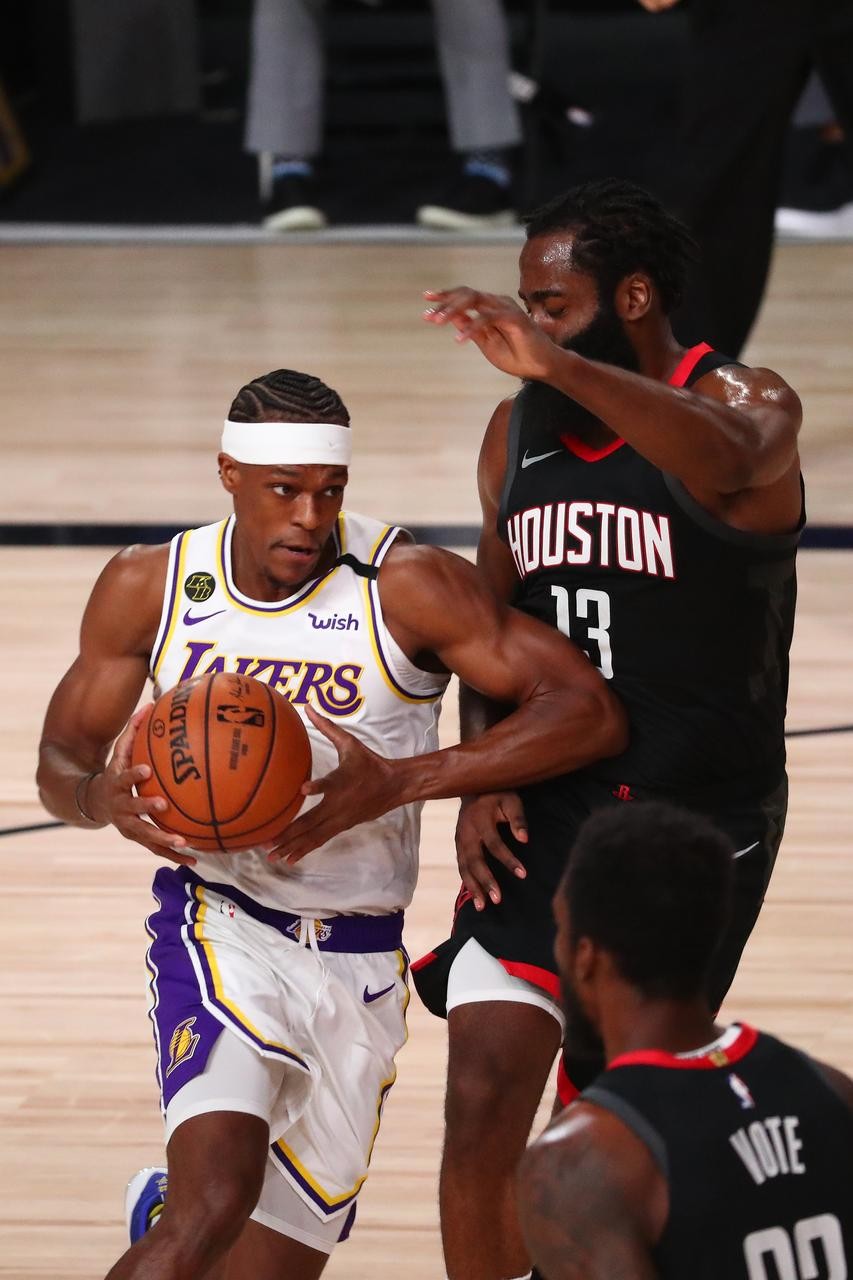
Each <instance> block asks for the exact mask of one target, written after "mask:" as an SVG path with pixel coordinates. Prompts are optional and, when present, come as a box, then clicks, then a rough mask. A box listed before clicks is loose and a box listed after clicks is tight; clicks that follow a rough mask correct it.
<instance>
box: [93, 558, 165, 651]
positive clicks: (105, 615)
mask: <svg viewBox="0 0 853 1280" xmlns="http://www.w3.org/2000/svg"><path fill="white" fill-rule="evenodd" d="M168 563H169V545H168V543H166V544H161V545H158V546H153V547H151V546H143V545H135V546H131V547H125V548H124V550H122V551H119V552H118V553H117V555H114V556H113V558H112V559H111V560H110V561H109V562H108V563H107V564H106V565H105V567H104V569H103V570H102V572H101V575H100V577H99V578H98V580H97V582H96V583H95V586H94V588H93V590H92V594H91V596H90V598H89V603H88V605H87V608H86V613H85V615H84V618H83V632H84V637H88V638H89V639H90V640H92V641H94V642H95V643H96V644H97V643H99V642H103V643H104V644H106V645H108V646H109V647H110V648H111V649H116V647H118V649H119V650H120V651H122V652H132V653H148V652H150V648H151V645H152V644H153V643H154V638H155V636H156V633H157V626H158V624H159V621H160V613H161V610H162V605H163V592H164V590H165V585H166V570H167V567H168Z"/></svg>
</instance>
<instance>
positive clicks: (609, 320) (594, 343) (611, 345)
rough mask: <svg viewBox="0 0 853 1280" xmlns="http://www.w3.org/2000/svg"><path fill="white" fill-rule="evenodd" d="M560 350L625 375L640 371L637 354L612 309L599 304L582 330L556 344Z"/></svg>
mask: <svg viewBox="0 0 853 1280" xmlns="http://www.w3.org/2000/svg"><path fill="white" fill-rule="evenodd" d="M560 346H561V347H562V348H563V350H564V351H574V352H575V353H576V354H577V355H579V356H584V357H585V358H586V359H587V360H600V361H601V363H602V364H613V365H615V366H616V368H617V369H627V370H628V372H629V373H639V372H640V362H639V360H638V359H637V353H636V351H635V350H634V348H633V347H632V346H631V343H630V341H629V339H628V335H627V334H626V332H625V327H624V325H623V324H622V321H621V320H620V319H619V317H618V316H617V314H616V312H615V311H614V309H613V307H611V306H604V305H602V304H601V303H599V307H598V310H597V311H596V313H595V315H594V316H593V318H592V319H591V320H590V322H589V324H588V325H587V326H586V328H585V329H582V330H581V332H580V333H576V334H575V335H574V337H572V338H566V340H565V341H564V342H561V343H560Z"/></svg>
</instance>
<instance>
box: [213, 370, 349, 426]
mask: <svg viewBox="0 0 853 1280" xmlns="http://www.w3.org/2000/svg"><path fill="white" fill-rule="evenodd" d="M228 418H229V421H231V422H329V423H335V424H337V425H338V426H340V427H348V426H349V412H348V410H347V408H346V405H345V404H344V402H343V400H341V397H340V396H339V395H338V393H337V391H333V390H332V388H331V387H328V386H326V384H325V382H321V381H320V379H319V378H314V377H312V376H311V374H310V373H297V372H296V371H295V370H294V369H274V370H273V372H272V373H265V374H263V375H262V376H261V377H260V378H253V379H252V381H251V382H249V383H247V384H246V386H245V387H241V388H240V390H239V391H238V392H237V395H236V396H235V397H234V400H233V402H232V404H231V408H230V409H229V411H228Z"/></svg>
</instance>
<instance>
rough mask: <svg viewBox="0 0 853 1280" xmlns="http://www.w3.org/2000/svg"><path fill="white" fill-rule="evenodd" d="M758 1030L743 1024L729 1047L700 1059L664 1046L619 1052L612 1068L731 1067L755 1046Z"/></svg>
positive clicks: (684, 1068)
mask: <svg viewBox="0 0 853 1280" xmlns="http://www.w3.org/2000/svg"><path fill="white" fill-rule="evenodd" d="M757 1039H758V1032H757V1031H756V1030H755V1028H754V1027H749V1026H747V1025H746V1024H745V1023H743V1024H741V1028H740V1032H739V1034H738V1037H737V1039H736V1040H735V1042H734V1044H730V1045H729V1047H728V1049H712V1050H711V1052H710V1053H706V1054H703V1055H702V1057H700V1058H679V1057H678V1056H677V1055H676V1054H674V1053H665V1052H664V1051H663V1049H637V1050H635V1052H633V1053H623V1054H620V1055H619V1057H618V1058H614V1059H613V1061H612V1062H608V1064H607V1069H608V1071H609V1070H610V1068H611V1067H669V1068H671V1069H674V1070H677V1071H716V1070H718V1069H719V1068H721V1067H723V1068H725V1067H730V1066H732V1064H733V1063H735V1062H740V1060H741V1058H745V1057H746V1055H747V1054H748V1053H749V1051H750V1049H753V1048H754V1047H755V1042H756V1040H757Z"/></svg>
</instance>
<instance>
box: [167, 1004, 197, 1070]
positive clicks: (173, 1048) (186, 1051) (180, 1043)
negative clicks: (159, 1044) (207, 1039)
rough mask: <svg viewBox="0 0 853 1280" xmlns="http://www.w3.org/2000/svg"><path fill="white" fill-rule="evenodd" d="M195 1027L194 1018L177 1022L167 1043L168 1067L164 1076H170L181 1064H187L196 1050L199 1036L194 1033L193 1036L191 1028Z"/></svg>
mask: <svg viewBox="0 0 853 1280" xmlns="http://www.w3.org/2000/svg"><path fill="white" fill-rule="evenodd" d="M194 1025H195V1018H185V1019H184V1021H183V1022H179V1023H178V1025H177V1026H176V1027H175V1030H174V1031H173V1032H172V1038H171V1040H170V1041H169V1065H168V1067H167V1068H166V1075H167V1076H170V1075H171V1074H172V1072H173V1071H174V1070H175V1067H179V1066H180V1065H181V1064H182V1063H184V1062H188V1061H189V1059H190V1058H191V1057H192V1056H193V1054H194V1053H195V1050H196V1045H197V1044H198V1042H199V1040H200V1039H201V1036H200V1035H198V1033H196V1034H195V1035H193V1031H192V1028H193V1027H194Z"/></svg>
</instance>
